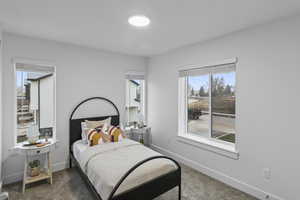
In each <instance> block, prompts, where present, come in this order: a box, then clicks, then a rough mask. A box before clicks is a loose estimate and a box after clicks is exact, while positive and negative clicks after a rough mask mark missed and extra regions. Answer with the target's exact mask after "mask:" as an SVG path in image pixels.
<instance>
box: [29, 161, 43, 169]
mask: <svg viewBox="0 0 300 200" xmlns="http://www.w3.org/2000/svg"><path fill="white" fill-rule="evenodd" d="M40 164H41V162H40V161H39V160H33V161H31V162H29V167H30V168H35V167H39V166H40Z"/></svg>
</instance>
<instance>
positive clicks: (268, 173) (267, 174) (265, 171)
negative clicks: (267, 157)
mask: <svg viewBox="0 0 300 200" xmlns="http://www.w3.org/2000/svg"><path fill="white" fill-rule="evenodd" d="M263 177H264V179H265V180H267V181H269V180H270V179H271V169H270V168H264V169H263Z"/></svg>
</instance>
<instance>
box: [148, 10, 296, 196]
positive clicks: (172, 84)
mask: <svg viewBox="0 0 300 200" xmlns="http://www.w3.org/2000/svg"><path fill="white" fill-rule="evenodd" d="M299 36H300V16H298V17H294V18H290V19H285V20H282V21H280V22H276V23H272V24H267V25H263V26H259V27H255V28H253V29H249V30H245V31H242V32H238V33H234V34H230V35H227V36H225V37H223V38H218V39H215V40H213V41H207V42H205V43H201V44H197V45H193V46H188V47H185V48H181V49H178V50H176V51H173V52H169V53H167V54H165V55H162V56H156V57H153V58H151V59H150V61H149V67H148V121H149V124H150V126H151V127H152V137H153V138H152V140H153V143H154V147H157V148H158V149H160V150H162V151H163V152H165V153H168V154H170V155H173V156H175V157H177V158H180V159H181V160H184V161H185V162H186V163H188V164H190V165H192V166H193V167H195V168H197V169H199V170H202V171H204V172H205V173H207V174H209V175H211V176H214V177H216V178H218V179H221V180H223V181H225V182H227V183H229V184H231V185H234V186H236V187H239V188H240V189H243V190H244V191H248V192H251V193H252V194H254V195H256V196H257V197H260V198H262V197H264V196H263V195H264V193H263V192H262V191H264V192H266V193H271V194H272V196H271V199H276V196H277V199H279V197H280V198H282V199H286V200H296V199H299V198H298V197H299V180H300V173H299V169H300V156H299V146H300V145H299V141H300V134H299V120H300V117H299V113H300V106H299V102H300V93H299V91H300V78H299V75H300V56H299V52H300V37H299ZM234 57H238V59H239V62H238V66H237V123H236V129H237V134H238V146H237V148H238V150H239V152H240V158H239V160H233V159H230V158H227V157H224V156H221V155H218V154H215V153H212V152H209V151H206V150H203V149H200V148H197V147H194V146H191V145H187V144H184V143H181V142H179V141H177V139H176V135H177V119H178V113H177V108H178V69H179V68H181V67H184V66H188V65H197V64H201V63H202V64H206V63H211V62H215V61H222V60H224V59H227V58H234ZM265 167H268V168H270V169H271V179H270V180H269V181H266V180H264V179H263V177H262V170H263V168H265Z"/></svg>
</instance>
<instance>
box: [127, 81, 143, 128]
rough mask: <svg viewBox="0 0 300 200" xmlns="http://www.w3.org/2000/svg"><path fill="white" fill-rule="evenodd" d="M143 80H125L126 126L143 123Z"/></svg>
mask: <svg viewBox="0 0 300 200" xmlns="http://www.w3.org/2000/svg"><path fill="white" fill-rule="evenodd" d="M143 94H144V80H126V107H125V109H126V118H127V120H126V121H127V125H129V126H131V125H134V124H138V123H139V124H141V123H144V120H145V117H144V98H143Z"/></svg>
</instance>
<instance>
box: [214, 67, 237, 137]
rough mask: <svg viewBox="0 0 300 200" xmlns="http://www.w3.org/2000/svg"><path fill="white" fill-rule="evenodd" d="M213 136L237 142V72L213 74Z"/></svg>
mask: <svg viewBox="0 0 300 200" xmlns="http://www.w3.org/2000/svg"><path fill="white" fill-rule="evenodd" d="M211 86H212V92H211V96H212V97H211V102H212V105H211V108H212V137H213V138H216V139H220V140H224V141H227V142H232V143H234V142H235V72H226V73H217V74H212V84H211Z"/></svg>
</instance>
